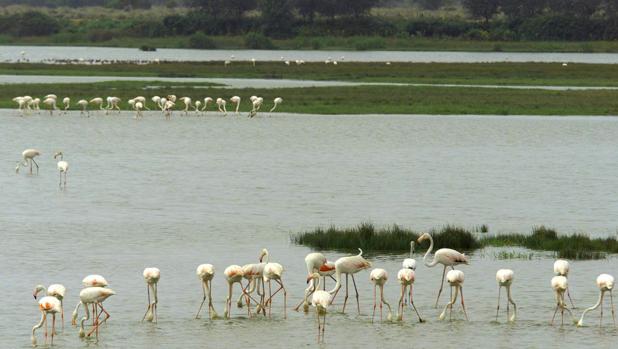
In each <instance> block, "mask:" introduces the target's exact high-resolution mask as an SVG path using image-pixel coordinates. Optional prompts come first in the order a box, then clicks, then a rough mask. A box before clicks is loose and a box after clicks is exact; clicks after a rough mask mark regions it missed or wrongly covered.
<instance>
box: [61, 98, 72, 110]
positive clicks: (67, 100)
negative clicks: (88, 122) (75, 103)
mask: <svg viewBox="0 0 618 349" xmlns="http://www.w3.org/2000/svg"><path fill="white" fill-rule="evenodd" d="M62 104H64V113H65V114H66V113H67V110H69V108H70V107H71V98H69V97H64V98H63V99H62Z"/></svg>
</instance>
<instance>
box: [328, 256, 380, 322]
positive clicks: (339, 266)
mask: <svg viewBox="0 0 618 349" xmlns="http://www.w3.org/2000/svg"><path fill="white" fill-rule="evenodd" d="M358 251H359V253H358V254H357V255H356V256H347V257H341V258H339V259H338V260H337V261H336V262H335V279H336V280H337V283H336V284H335V288H333V289H332V290H330V291H329V292H328V293H330V294H331V295H333V294H335V293H336V292H338V291H339V289H340V288H341V274H345V298H344V300H343V310H342V312H343V313H345V306H346V303H347V302H348V276H350V275H351V276H352V283H353V284H354V291H355V292H356V307H357V309H358V313H359V314H360V302H359V300H358V289H357V288H356V281H355V280H354V274H356V273H358V272H359V271H361V270H365V269H368V268H371V262H369V261H368V260H366V259H365V258H363V250H361V249H360V248H359V249H358ZM333 300H334V296H333V298H332V299H331V303H332V301H333Z"/></svg>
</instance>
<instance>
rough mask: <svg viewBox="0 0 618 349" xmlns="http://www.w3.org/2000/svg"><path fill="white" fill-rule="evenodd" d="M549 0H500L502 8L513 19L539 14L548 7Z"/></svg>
mask: <svg viewBox="0 0 618 349" xmlns="http://www.w3.org/2000/svg"><path fill="white" fill-rule="evenodd" d="M547 3H548V0H500V9H501V10H502V12H504V14H505V15H507V16H508V17H509V18H511V19H528V18H530V17H534V16H538V15H539V14H541V13H542V12H543V10H545V9H546V8H547Z"/></svg>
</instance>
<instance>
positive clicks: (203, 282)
mask: <svg viewBox="0 0 618 349" xmlns="http://www.w3.org/2000/svg"><path fill="white" fill-rule="evenodd" d="M205 283H206V282H205V281H202V291H203V292H204V298H202V303H200V307H199V308H198V309H197V314H196V315H195V318H196V319H199V317H200V311H202V306H203V305H204V302H206V285H205ZM208 311H210V308H209V309H208Z"/></svg>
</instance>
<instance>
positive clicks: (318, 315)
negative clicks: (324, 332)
mask: <svg viewBox="0 0 618 349" xmlns="http://www.w3.org/2000/svg"><path fill="white" fill-rule="evenodd" d="M315 314H316V315H317V317H318V342H320V334H321V331H320V330H321V328H320V327H321V326H320V311H319V310H318V308H316V311H315Z"/></svg>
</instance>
